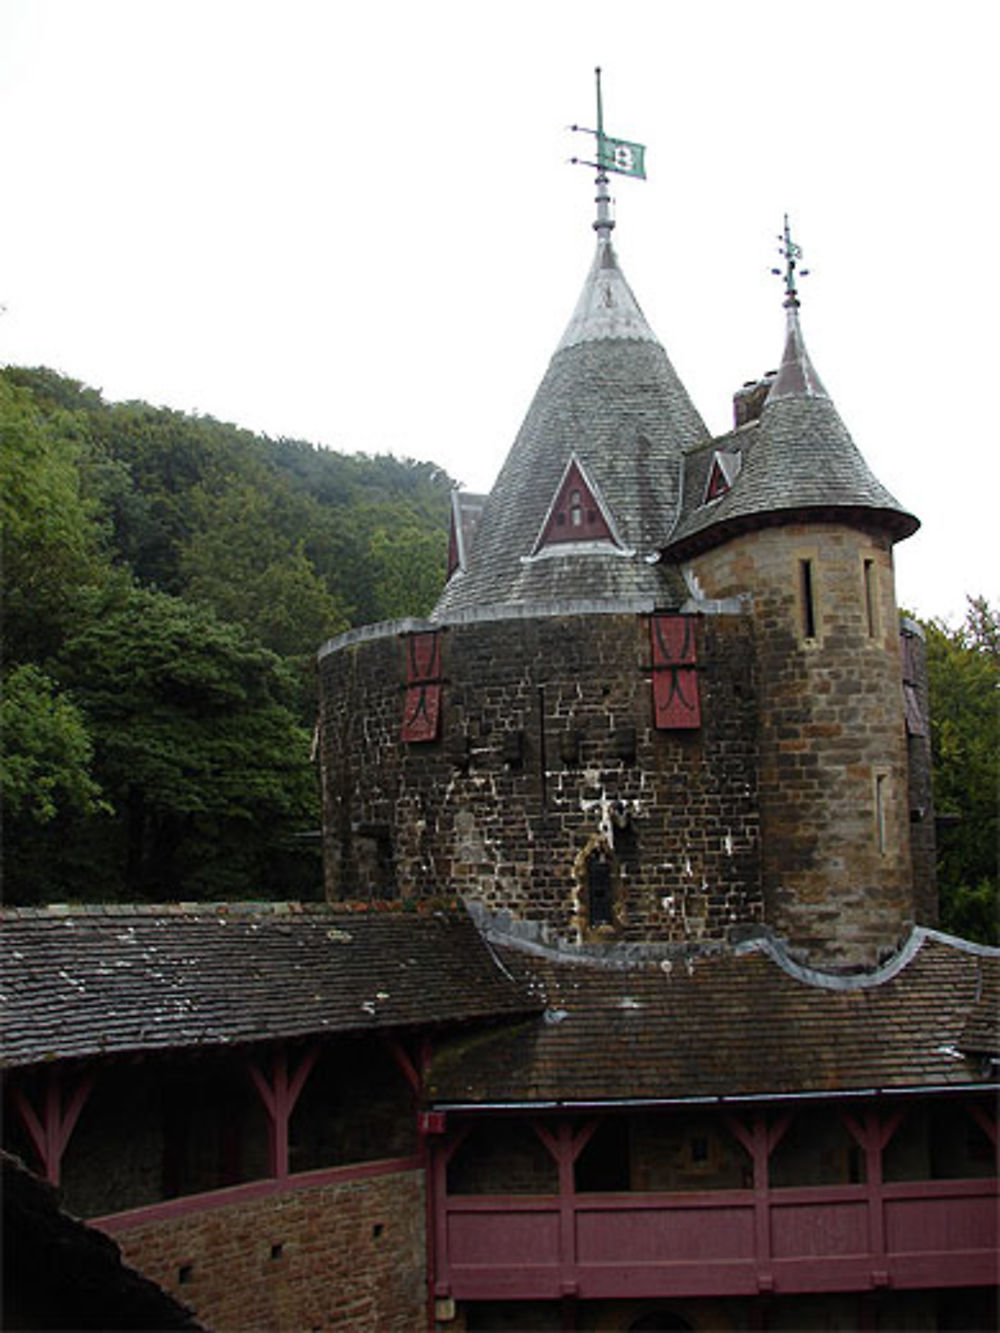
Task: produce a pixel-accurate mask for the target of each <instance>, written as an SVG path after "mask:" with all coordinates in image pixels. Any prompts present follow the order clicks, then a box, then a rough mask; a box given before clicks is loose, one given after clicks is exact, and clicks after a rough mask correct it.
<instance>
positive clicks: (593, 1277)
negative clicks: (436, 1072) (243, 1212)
mask: <svg viewBox="0 0 1000 1333" xmlns="http://www.w3.org/2000/svg"><path fill="white" fill-rule="evenodd" d="M973 1110H974V1113H975V1114H976V1117H977V1118H978V1119H981V1120H982V1123H983V1127H984V1129H986V1130H987V1131H988V1132H989V1135H990V1138H991V1139H992V1140H993V1142H994V1144H995V1143H996V1128H995V1121H994V1120H993V1119H992V1118H991V1117H986V1116H984V1115H982V1113H981V1112H979V1111H976V1110H975V1108H973ZM843 1118H844V1122H845V1124H846V1125H847V1126H848V1128H849V1129H850V1132H851V1134H852V1136H853V1138H854V1139H855V1141H856V1142H857V1143H858V1145H859V1148H860V1149H861V1150H862V1151H863V1154H864V1159H865V1163H866V1170H865V1180H864V1182H863V1183H858V1184H837V1185H809V1186H804V1185H803V1186H792V1187H775V1186H773V1185H772V1183H771V1180H770V1172H769V1163H770V1158H771V1154H772V1152H773V1150H774V1148H775V1146H776V1145H777V1144H778V1143H779V1142H780V1140H781V1137H782V1135H783V1134H784V1132H785V1130H786V1129H787V1127H788V1123H789V1119H790V1115H789V1114H787V1113H780V1112H779V1113H778V1114H776V1115H765V1114H758V1115H756V1116H754V1117H753V1119H752V1121H751V1122H750V1123H747V1122H744V1121H740V1120H738V1119H736V1118H735V1117H731V1116H729V1117H726V1120H727V1123H728V1125H729V1128H730V1129H731V1131H732V1132H733V1134H734V1135H735V1137H736V1138H738V1139H739V1140H740V1141H741V1142H742V1143H743V1144H744V1146H745V1148H746V1150H747V1154H748V1156H749V1158H750V1160H751V1162H752V1167H753V1170H752V1188H740V1189H716V1190H703V1191H697V1192H696V1191H685V1192H677V1193H663V1192H653V1191H637V1190H632V1191H629V1192H625V1191H620V1192H607V1193H604V1192H601V1193H586V1192H582V1191H577V1189H576V1188H575V1183H574V1164H575V1162H576V1160H577V1158H578V1157H579V1155H580V1153H581V1151H582V1149H583V1147H584V1146H585V1144H586V1142H587V1140H588V1138H589V1136H590V1135H591V1134H592V1132H593V1127H592V1125H585V1126H583V1127H580V1126H579V1124H576V1125H574V1123H572V1122H571V1121H568V1120H567V1121H563V1122H561V1123H559V1124H555V1125H548V1126H546V1125H543V1124H541V1123H539V1122H537V1121H535V1122H533V1123H532V1128H533V1130H534V1131H535V1132H536V1133H537V1134H538V1136H539V1138H541V1140H542V1142H543V1143H544V1144H545V1146H546V1148H547V1149H548V1150H549V1152H550V1153H551V1155H552V1158H553V1159H554V1162H555V1165H556V1167H557V1169H558V1191H557V1192H555V1193H548V1194H518V1195H514V1194H481V1193H479V1194H458V1193H454V1194H449V1193H448V1188H447V1186H448V1162H449V1159H450V1157H451V1156H452V1155H453V1154H454V1152H455V1151H456V1149H457V1148H458V1147H459V1146H460V1145H461V1142H462V1132H461V1131H460V1132H459V1133H458V1134H456V1135H454V1136H453V1137H452V1138H451V1139H450V1141H449V1140H441V1141H439V1142H438V1144H437V1145H436V1146H435V1149H434V1152H433V1170H432V1195H433V1210H434V1218H435V1234H434V1251H435V1260H434V1267H435V1291H436V1294H437V1295H439V1296H453V1297H455V1298H457V1299H461V1300H503V1299H531V1298H534V1299H554V1298H557V1297H561V1296H577V1297H580V1298H582V1299H596V1298H606V1299H612V1298H624V1297H641V1298H652V1297H665V1296H671V1297H673V1296H676V1297H682V1296H683V1297H695V1296H747V1295H755V1294H758V1293H765V1292H774V1293H785V1294H791V1293H805V1292H825V1291H831V1292H832V1291H862V1292H863V1291H870V1290H876V1289H879V1288H887V1287H889V1288H899V1289H914V1288H922V1287H923V1288H926V1287H964V1286H988V1285H990V1284H993V1283H995V1282H996V1281H997V1279H998V1276H1000V1260H998V1252H997V1243H998V1235H997V1232H998V1214H1000V1209H998V1182H997V1177H996V1175H989V1176H985V1175H984V1176H982V1177H980V1178H964V1179H948V1180H907V1181H905V1182H886V1181H884V1179H883V1173H882V1152H883V1149H884V1148H885V1145H886V1143H887V1142H888V1140H889V1138H891V1136H892V1134H893V1133H894V1131H895V1129H896V1128H897V1126H898V1124H899V1122H900V1118H901V1112H897V1113H895V1114H894V1115H889V1116H888V1117H883V1116H881V1115H880V1114H879V1113H878V1112H877V1111H876V1110H874V1109H871V1110H868V1111H867V1112H863V1113H862V1114H860V1115H857V1116H855V1115H845V1116H844V1117H843Z"/></svg>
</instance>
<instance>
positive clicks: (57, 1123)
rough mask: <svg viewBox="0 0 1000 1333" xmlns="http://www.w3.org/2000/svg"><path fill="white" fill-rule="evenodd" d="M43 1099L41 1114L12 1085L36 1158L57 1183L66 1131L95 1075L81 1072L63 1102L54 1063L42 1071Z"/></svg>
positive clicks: (70, 1129) (70, 1128)
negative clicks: (65, 1100)
mask: <svg viewBox="0 0 1000 1333" xmlns="http://www.w3.org/2000/svg"><path fill="white" fill-rule="evenodd" d="M46 1075H47V1076H46V1081H45V1091H44V1103H43V1109H42V1113H41V1116H39V1115H38V1113H37V1112H36V1111H35V1108H34V1107H33V1106H32V1105H31V1102H30V1100H29V1098H28V1096H27V1093H25V1092H24V1090H23V1089H22V1088H20V1087H15V1088H14V1104H15V1105H16V1107H17V1109H18V1113H19V1114H20V1116H21V1120H22V1121H23V1123H24V1127H25V1129H27V1131H28V1134H29V1135H30V1136H31V1141H32V1143H33V1145H34V1147H35V1151H36V1152H37V1153H38V1159H39V1162H40V1164H41V1167H42V1171H43V1173H44V1175H45V1179H46V1180H47V1181H48V1182H49V1184H50V1185H58V1184H59V1182H60V1179H61V1176H62V1159H63V1154H64V1153H65V1151H66V1145H67V1144H68V1143H69V1138H70V1135H71V1134H72V1133H73V1130H74V1129H75V1127H76V1122H77V1121H78V1120H79V1118H80V1112H81V1111H82V1110H83V1107H84V1103H85V1102H86V1100H87V1098H88V1097H89V1096H90V1091H91V1089H92V1088H93V1086H94V1080H95V1079H96V1077H97V1075H96V1073H95V1072H94V1071H93V1070H88V1071H87V1072H86V1073H84V1074H81V1075H80V1077H79V1078H78V1079H77V1081H76V1084H75V1086H74V1087H73V1088H72V1090H71V1091H70V1095H69V1100H68V1101H67V1102H66V1104H65V1105H64V1104H63V1086H62V1076H61V1074H60V1070H59V1068H58V1066H53V1067H52V1068H50V1069H48V1070H47V1071H46Z"/></svg>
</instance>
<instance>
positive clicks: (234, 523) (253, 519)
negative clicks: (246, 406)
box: [180, 479, 348, 658]
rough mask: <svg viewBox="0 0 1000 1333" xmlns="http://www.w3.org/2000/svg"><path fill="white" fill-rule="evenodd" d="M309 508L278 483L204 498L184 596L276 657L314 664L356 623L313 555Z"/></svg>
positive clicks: (197, 506) (187, 551) (186, 557)
mask: <svg viewBox="0 0 1000 1333" xmlns="http://www.w3.org/2000/svg"><path fill="white" fill-rule="evenodd" d="M309 508H310V502H309V501H308V498H307V497H297V496H294V495H292V494H289V493H288V491H287V488H286V486H285V485H284V483H279V482H278V481H275V480H274V479H272V480H271V481H270V486H269V487H268V486H265V485H262V484H258V485H254V484H252V482H251V481H250V480H247V481H242V480H241V481H239V482H237V483H235V484H232V485H230V486H228V487H227V488H226V489H225V490H224V491H223V492H222V493H221V494H220V495H211V494H209V493H207V492H206V491H205V490H199V492H198V493H197V495H196V496H195V499H194V503H193V506H192V509H193V512H194V513H195V515H196V516H197V518H198V527H197V529H196V531H195V532H194V533H193V534H192V536H191V537H190V538H189V539H188V540H187V542H186V543H185V544H184V545H183V547H182V554H181V560H180V568H181V573H182V576H183V590H184V595H185V596H186V597H188V598H190V599H192V600H194V601H198V602H202V603H205V604H206V605H208V606H211V607H212V608H213V610H214V611H215V612H216V613H217V614H218V615H219V616H221V617H222V618H223V619H224V620H229V621H233V622H235V623H237V624H240V625H243V626H244V627H245V628H246V629H247V630H249V632H250V633H251V634H252V635H253V636H254V637H255V638H256V639H258V640H259V641H260V642H261V643H262V644H264V645H265V647H268V648H270V649H272V650H273V651H274V652H277V653H280V654H282V655H283V656H286V657H298V658H302V657H306V656H311V655H312V654H313V653H314V652H315V651H316V649H317V647H318V646H319V644H320V643H321V642H323V640H324V639H326V638H329V636H330V635H331V634H335V633H337V632H338V631H339V630H341V629H344V628H346V626H347V624H348V617H347V613H346V608H345V607H344V605H343V603H342V602H341V601H340V600H339V598H338V597H337V596H335V595H334V594H333V593H332V592H331V591H330V589H329V587H328V586H327V584H326V583H324V581H323V579H322V578H321V577H320V576H319V574H318V573H317V572H316V570H315V569H314V567H313V566H312V564H311V562H310V561H309V559H308V557H307V555H306V553H305V549H304V548H305V537H304V534H305V532H306V531H308V510H309Z"/></svg>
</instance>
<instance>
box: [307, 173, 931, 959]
mask: <svg viewBox="0 0 1000 1333" xmlns="http://www.w3.org/2000/svg"><path fill="white" fill-rule="evenodd" d="M598 185H599V191H598V220H597V222H596V223H595V228H596V230H597V247H596V254H595V256H594V261H593V264H592V266H591V269H590V271H589V273H588V275H587V278H586V280H585V283H584V286H583V291H582V293H581V295H580V299H579V301H578V303H577V306H576V309H575V312H574V314H573V316H572V318H571V320H570V322H569V325H568V327H567V329H566V332H565V334H564V335H563V338H562V340H561V341H560V342H559V344H558V346H557V348H556V351H555V353H554V355H553V357H552V361H551V363H550V365H549V368H548V371H547V373H546V375H545V377H544V378H543V380H542V382H541V384H540V386H539V389H538V391H537V393H536V395H535V398H534V400H533V402H532V404H531V406H530V408H529V411H528V414H527V416H526V418H525V421H524V424H523V426H522V428H521V430H520V432H519V434H518V436H517V439H516V440H515V442H514V445H513V446H512V448H511V451H510V454H509V455H508V458H507V460H506V462H505V463H504V465H503V468H502V469H501V472H500V474H499V476H498V478H497V481H496V483H495V485H494V487H493V490H492V491H491V492H490V494H489V496H487V497H485V498H484V497H471V496H470V497H459V496H456V499H455V503H454V505H453V514H452V537H451V546H450V557H449V565H450V570H449V578H448V583H447V585H446V587H445V589H444V591H443V593H442V595H441V598H440V600H439V602H438V604H437V606H436V607H435V609H434V611H433V612H432V614H431V616H430V617H429V619H428V620H427V621H421V622H417V621H401V622H392V623H388V624H383V625H376V626H369V627H367V628H365V629H363V630H355V631H350V632H349V633H347V634H344V635H341V636H339V637H338V638H337V639H335V640H332V641H331V642H330V643H328V644H327V645H325V646H324V648H323V649H322V650H321V652H320V670H321V710H320V723H321V733H322V756H323V767H322V771H323V787H324V846H325V865H326V882H327V893H328V895H329V896H330V897H331V898H333V899H342V898H357V897H362V898H368V897H371V896H376V897H377V896H401V897H407V898H410V897H412V898H417V899H419V898H433V897H435V896H448V897H451V896H455V895H460V896H461V897H463V898H464V899H465V900H466V901H467V902H469V903H470V904H477V905H478V908H479V910H482V911H484V912H488V913H491V914H493V915H494V916H501V917H502V918H503V919H504V920H505V921H506V922H507V923H508V925H509V926H510V927H511V928H512V929H516V930H518V931H520V932H521V933H524V934H528V935H534V936H535V937H536V938H538V939H539V940H540V941H542V942H547V943H550V944H552V943H555V944H557V945H558V947H560V948H563V949H567V950H581V949H591V948H594V947H597V948H600V949H603V950H605V951H609V952H610V953H612V954H616V953H619V954H624V955H625V956H627V955H628V953H629V951H630V950H634V949H635V948H636V947H639V948H642V949H645V950H648V949H649V948H653V949H654V950H656V949H661V950H665V951H667V952H671V951H677V950H681V951H684V950H689V949H691V948H698V947H719V946H721V945H723V944H724V943H725V942H726V941H727V940H729V939H732V938H734V937H738V935H739V934H740V933H741V932H745V931H746V930H747V929H751V930H760V929H762V928H771V929H773V930H774V931H776V932H777V933H779V934H781V935H783V936H785V937H787V939H788V942H789V944H790V945H791V947H792V948H793V949H794V950H797V951H798V952H799V954H800V955H801V956H802V957H804V958H807V959H809V960H811V961H813V962H818V963H827V964H847V965H865V964H871V963H873V962H875V961H876V960H877V958H878V957H879V955H880V954H881V953H883V952H885V951H887V950H891V949H892V948H894V947H895V945H896V944H897V942H898V941H899V939H900V938H901V937H902V936H903V935H904V934H905V932H906V929H907V927H908V925H909V923H910V922H912V920H913V918H914V892H913V877H912V870H911V856H910V836H909V833H910V827H909V806H910V800H909V795H908V792H909V787H908V783H909V776H908V767H907V734H906V727H905V724H904V705H903V684H902V678H901V669H900V649H899V630H898V623H897V619H898V618H897V613H896V608H895V599H894V591H893V574H892V543H893V542H894V541H895V540H897V539H899V538H901V537H904V536H906V535H908V534H909V533H911V532H912V531H914V530H915V528H916V526H917V524H916V520H915V519H913V518H912V517H911V516H910V515H909V514H907V513H905V511H903V510H902V509H901V508H900V507H899V505H898V504H897V503H896V501H895V500H894V499H893V497H892V496H891V495H890V494H889V493H888V492H887V491H886V490H885V489H884V488H883V487H882V486H881V485H880V484H879V482H878V481H876V479H875V478H874V477H873V476H872V474H871V473H870V471H869V470H868V468H867V466H866V464H865V463H864V461H863V459H862V458H861V455H860V454H859V453H858V451H857V449H856V448H855V446H854V444H853V443H852V441H851V439H850V436H849V435H848V433H847V431H846V429H845V428H844V426H843V424H842V422H841V420H840V418H839V416H838V414H837V412H836V409H835V407H834V405H833V403H832V402H831V400H830V398H829V396H828V395H827V394H826V392H825V390H824V389H823V386H822V384H821V383H820V381H819V378H818V376H817V375H816V373H815V371H814V369H813V367H812V365H811V363H810V360H809V358H808V355H807V353H806V350H805V345H804V342H803V339H802V334H801V329H800V323H799V311H798V299H797V295H796V293H795V290H794V281H793V279H794V265H793V266H792V269H791V273H790V277H789V281H788V295H787V297H786V307H787V320H788V330H787V337H786V345H785V352H784V356H783V359H782V364H781V368H780V370H779V371H778V373H777V375H776V376H773V377H769V378H767V379H766V380H765V381H762V382H761V384H759V385H754V386H752V387H750V388H748V389H746V390H744V391H743V392H742V393H741V394H740V395H738V396H737V422H738V424H737V426H736V428H735V429H734V430H733V431H732V432H731V433H730V434H728V435H726V436H724V437H722V438H719V439H711V438H710V437H709V434H708V432H707V430H706V428H705V426H704V424H703V423H702V421H701V418H700V417H699V415H698V413H697V411H696V410H695V408H694V407H693V405H692V403H691V401H690V399H689V397H688V395H687V393H686V391H685V389H684V387H683V385H682V384H681V383H680V381H679V380H678V378H677V375H676V373H675V372H674V370H673V368H672V366H671V364H670V361H669V359H668V357H667V355H666V353H665V351H664V349H663V348H662V346H661V345H660V343H659V342H658V340H657V339H656V337H655V335H654V334H653V332H652V330H651V329H650V327H649V325H648V324H647V322H646V320H645V318H644V316H643V314H642V312H641V310H640V307H639V305H638V302H637V301H636V299H635V297H634V295H633V294H632V292H631V290H630V288H629V286H628V284H627V282H626V280H625V278H624V275H623V273H622V270H621V267H620V265H619V262H618V259H617V256H616V254H615V251H614V248H613V247H612V244H611V228H612V226H613V223H612V221H611V219H610V211H609V209H608V207H607V197H606V179H605V180H604V181H603V188H602V177H601V176H599V178H598ZM788 244H789V245H790V241H789V242H788ZM925 859H926V858H925Z"/></svg>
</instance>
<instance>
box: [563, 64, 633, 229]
mask: <svg viewBox="0 0 1000 1333" xmlns="http://www.w3.org/2000/svg"><path fill="white" fill-rule="evenodd" d="M594 78H595V81H596V85H597V129H596V130H590V129H587V128H586V127H585V126H583V125H571V126H570V129H571V130H574V131H575V132H577V133H580V134H592V135H593V136H594V137H595V139H596V140H597V152H596V154H595V156H596V158H597V161H596V162H588V161H587V159H586V158H582V157H571V158H570V161H571V162H573V163H576V164H579V165H581V166H587V167H595V168H596V169H597V178H596V184H597V196H596V198H595V200H594V202H595V203H596V204H597V220H596V221H595V223H594V230H595V231H596V232H597V234H598V236H599V237H600V238H601V239H602V240H605V241H606V240H608V238H609V237H610V235H611V231H612V228H613V227H614V225H615V220H614V218H613V217H612V216H611V193H610V191H609V189H608V172H609V171H613V172H615V173H617V174H618V175H620V176H637V177H638V178H639V179H640V180H645V178H646V168H645V153H646V150H645V147H644V145H642V144H640V143H633V142H632V141H631V140H629V139H612V138H610V137H609V136H608V135H607V134H605V133H604V102H603V100H602V98H601V67H600V65H598V66H597V67H596V69H595V70H594Z"/></svg>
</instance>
